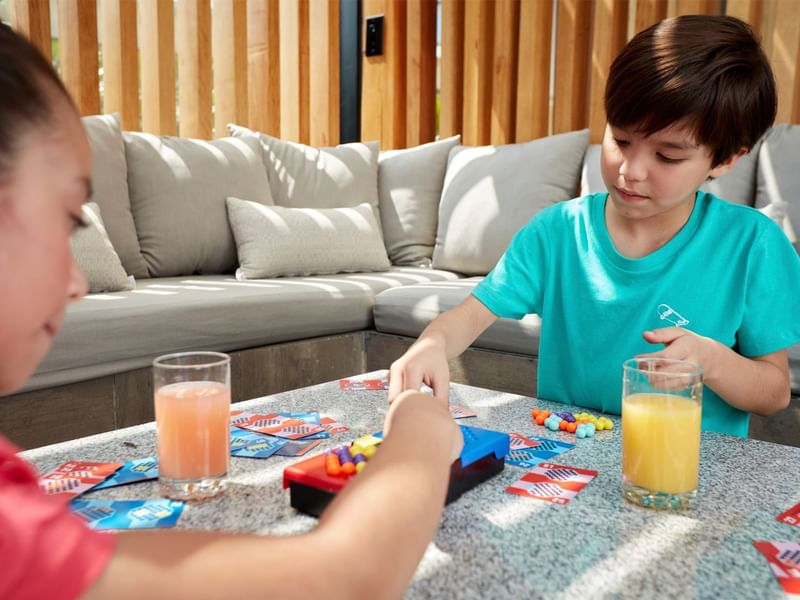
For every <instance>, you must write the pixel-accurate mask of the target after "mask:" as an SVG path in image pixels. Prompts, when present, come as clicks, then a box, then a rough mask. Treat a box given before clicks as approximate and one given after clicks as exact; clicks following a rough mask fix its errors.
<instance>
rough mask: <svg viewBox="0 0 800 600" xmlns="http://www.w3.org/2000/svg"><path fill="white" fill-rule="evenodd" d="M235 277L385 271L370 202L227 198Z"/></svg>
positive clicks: (386, 263)
mask: <svg viewBox="0 0 800 600" xmlns="http://www.w3.org/2000/svg"><path fill="white" fill-rule="evenodd" d="M228 218H229V219H230V223H231V228H232V229H233V234H234V237H235V238H236V247H237V250H238V254H239V265H240V267H239V269H238V270H237V272H236V277H237V279H258V278H262V277H280V276H283V275H328V274H332V273H357V272H361V271H386V270H387V269H388V268H389V266H390V265H389V258H388V257H387V256H386V249H385V248H384V247H383V241H382V240H381V236H380V232H379V228H378V223H377V221H376V220H375V215H374V214H373V212H372V207H370V205H369V204H367V203H364V204H361V205H359V206H355V207H346V208H322V209H313V208H285V207H283V206H265V205H263V204H259V203H258V202H250V201H248V200H240V199H238V198H228Z"/></svg>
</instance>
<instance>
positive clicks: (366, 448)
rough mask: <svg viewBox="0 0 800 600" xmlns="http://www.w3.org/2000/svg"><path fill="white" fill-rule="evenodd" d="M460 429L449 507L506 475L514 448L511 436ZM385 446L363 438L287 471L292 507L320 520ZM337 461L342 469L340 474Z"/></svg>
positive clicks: (377, 439) (377, 440) (372, 438)
mask: <svg viewBox="0 0 800 600" xmlns="http://www.w3.org/2000/svg"><path fill="white" fill-rule="evenodd" d="M460 428H461V433H462V435H463V436H464V447H463V449H462V450H461V456H460V457H459V458H458V460H456V461H455V462H454V463H453V466H452V467H451V470H450V485H449V487H448V489H447V500H446V502H448V503H449V502H452V501H453V500H455V499H456V498H458V497H459V496H461V495H462V494H463V493H464V492H466V491H467V490H469V489H471V488H473V487H475V486H476V485H478V484H480V483H482V482H484V481H486V480H487V479H489V478H490V477H493V476H494V475H496V474H498V473H499V472H500V471H502V470H503V467H504V466H505V457H506V456H507V455H508V452H509V446H510V438H509V435H508V434H507V433H503V432H499V431H490V430H488V429H479V428H477V427H467V426H465V425H461V426H460ZM381 442H382V435H381V434H379V433H377V434H375V435H371V436H370V435H368V436H363V437H360V438H358V439H356V440H354V441H353V442H352V443H351V444H350V445H349V446H340V447H338V448H334V449H333V450H329V451H328V452H326V453H324V454H319V455H317V456H313V457H311V458H308V459H306V460H303V461H301V462H299V463H296V464H294V465H292V466H290V467H287V468H286V469H284V471H283V487H284V488H289V490H290V502H291V505H292V507H294V508H296V509H297V510H299V511H301V512H304V513H307V514H310V515H313V516H315V517H318V516H320V515H321V514H322V511H323V510H325V507H326V506H327V505H328V503H329V502H330V501H331V500H332V499H333V497H334V496H335V495H336V493H338V492H339V491H340V490H341V489H342V488H343V487H344V486H345V485H347V483H348V481H350V478H351V477H354V476H356V475H357V474H358V473H360V472H361V471H363V470H364V469H365V468H367V467H368V465H369V459H370V458H372V456H374V455H375V454H376V452H379V451H380V450H378V449H377V446H378V445H380V443H381ZM353 452H355V456H353ZM345 457H346V458H345ZM334 461H337V462H339V463H340V465H341V469H340V471H339V472H338V473H336V469H335V466H334ZM348 465H349V467H348Z"/></svg>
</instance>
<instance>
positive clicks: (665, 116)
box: [605, 15, 778, 166]
mask: <svg viewBox="0 0 800 600" xmlns="http://www.w3.org/2000/svg"><path fill="white" fill-rule="evenodd" d="M777 105H778V99H777V94H776V91H775V78H774V77H773V74H772V69H771V68H770V66H769V61H768V60H767V57H766V55H765V54H764V52H763V50H762V49H761V46H760V44H759V42H758V40H757V39H756V36H755V34H754V33H753V30H752V29H751V28H750V26H749V25H747V24H746V23H744V22H743V21H740V20H739V19H736V18H734V17H726V16H705V15H686V16H682V17H675V18H673V19H666V20H664V21H661V22H660V23H656V24H655V25H653V26H651V27H649V28H647V29H645V30H644V31H641V32H640V33H638V34H637V35H636V36H635V37H634V38H633V39H632V40H631V41H630V42H628V44H627V45H626V46H625V48H623V50H622V52H621V53H620V54H619V56H617V58H616V59H615V60H614V63H613V64H612V65H611V71H610V73H609V76H608V83H607V84H606V93H605V109H606V116H607V118H608V122H609V124H610V125H612V126H614V127H621V128H624V129H628V128H632V129H634V130H635V131H637V132H639V133H643V134H645V135H650V134H653V133H655V132H656V131H660V130H661V129H664V128H665V127H669V126H671V125H675V124H676V123H679V122H680V123H682V124H685V125H686V126H688V127H689V129H690V130H692V131H693V132H694V135H695V141H696V142H697V143H699V144H702V145H705V146H708V147H709V148H711V150H712V166H717V165H719V164H721V163H723V162H725V161H726V160H727V159H729V158H730V157H731V156H733V155H734V154H736V153H737V152H738V151H739V150H740V149H741V148H747V149H748V150H750V149H751V148H752V147H753V145H754V144H755V143H756V142H757V141H758V140H759V138H760V137H761V136H762V135H763V134H764V133H765V132H766V130H767V129H768V128H769V127H770V125H772V123H773V121H774V120H775V113H776V111H777Z"/></svg>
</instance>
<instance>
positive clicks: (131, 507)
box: [70, 499, 184, 529]
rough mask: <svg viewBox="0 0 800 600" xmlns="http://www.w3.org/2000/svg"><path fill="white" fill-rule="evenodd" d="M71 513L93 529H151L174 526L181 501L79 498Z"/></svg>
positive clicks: (178, 516)
mask: <svg viewBox="0 0 800 600" xmlns="http://www.w3.org/2000/svg"><path fill="white" fill-rule="evenodd" d="M70 508H71V509H72V512H74V513H75V514H76V515H78V516H79V517H81V518H82V519H83V520H84V521H86V523H87V525H89V527H91V528H92V529H153V528H164V527H174V526H175V524H176V523H177V522H178V519H179V518H180V516H181V513H182V512H183V508H184V503H183V502H177V501H175V500H80V499H76V500H73V501H72V502H71V503H70Z"/></svg>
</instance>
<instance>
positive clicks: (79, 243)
mask: <svg viewBox="0 0 800 600" xmlns="http://www.w3.org/2000/svg"><path fill="white" fill-rule="evenodd" d="M83 218H84V220H85V221H86V225H87V226H86V227H82V228H80V229H76V230H75V232H74V233H73V234H72V236H71V237H70V240H69V243H70V246H71V247H72V254H73V256H75V262H77V263H78V267H79V268H80V270H81V272H82V273H83V275H84V277H86V281H87V283H88V284H89V293H90V294H96V293H99V292H119V291H122V290H130V289H133V286H134V281H133V277H128V275H127V274H126V273H125V269H124V268H123V267H122V262H120V259H119V256H117V253H116V252H115V251H114V246H112V245H111V240H109V239H108V234H107V233H106V228H105V227H104V225H103V219H102V217H101V216H100V207H99V206H98V205H97V204H95V203H94V202H87V203H86V204H84V205H83Z"/></svg>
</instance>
